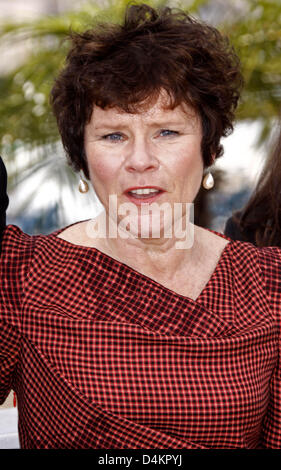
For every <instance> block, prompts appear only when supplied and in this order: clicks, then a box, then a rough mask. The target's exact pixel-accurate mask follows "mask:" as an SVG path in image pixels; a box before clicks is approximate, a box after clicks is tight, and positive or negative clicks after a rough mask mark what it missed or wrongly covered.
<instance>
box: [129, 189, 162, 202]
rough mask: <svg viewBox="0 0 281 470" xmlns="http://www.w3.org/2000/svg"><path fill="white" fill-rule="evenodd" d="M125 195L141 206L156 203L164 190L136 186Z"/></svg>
mask: <svg viewBox="0 0 281 470" xmlns="http://www.w3.org/2000/svg"><path fill="white" fill-rule="evenodd" d="M124 193H125V195H126V196H127V197H128V198H129V199H130V200H131V201H132V202H134V203H135V204H137V205H139V204H142V203H150V202H154V201H156V199H158V197H159V196H160V195H161V194H163V193H164V189H162V188H159V187H157V186H136V187H133V188H128V189H127V190H126V191H125V192H124Z"/></svg>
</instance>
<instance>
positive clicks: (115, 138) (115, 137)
mask: <svg viewBox="0 0 281 470" xmlns="http://www.w3.org/2000/svg"><path fill="white" fill-rule="evenodd" d="M102 138H103V139H104V140H110V141H111V142H119V141H120V140H121V138H122V135H121V134H118V133H117V132H116V133H113V134H107V135H104V136H103V137H102Z"/></svg>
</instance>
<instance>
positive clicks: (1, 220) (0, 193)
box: [0, 156, 9, 240]
mask: <svg viewBox="0 0 281 470" xmlns="http://www.w3.org/2000/svg"><path fill="white" fill-rule="evenodd" d="M8 204H9V198H8V195H7V172H6V167H5V165H4V162H3V160H2V158H1V156H0V240H1V234H2V232H3V230H4V228H5V226H6V210H7V207H8Z"/></svg>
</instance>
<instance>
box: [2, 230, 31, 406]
mask: <svg viewBox="0 0 281 470" xmlns="http://www.w3.org/2000/svg"><path fill="white" fill-rule="evenodd" d="M33 246H34V237H31V236H29V235H26V234H25V233H23V232H22V231H21V230H20V229H19V228H18V227H15V226H13V225H9V226H7V227H6V228H5V230H4V233H3V240H2V251H1V256H0V404H2V403H3V402H4V401H5V399H6V397H7V396H8V394H9V392H10V390H11V388H13V377H14V371H15V369H16V366H17V362H18V359H19V352H20V342H21V328H20V319H21V305H22V301H23V296H24V285H25V281H26V278H27V275H28V271H29V266H30V263H31V260H32V253H33Z"/></svg>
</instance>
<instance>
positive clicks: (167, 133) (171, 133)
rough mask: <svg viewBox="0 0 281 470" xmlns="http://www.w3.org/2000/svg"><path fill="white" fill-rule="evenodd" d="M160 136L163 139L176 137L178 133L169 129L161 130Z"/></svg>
mask: <svg viewBox="0 0 281 470" xmlns="http://www.w3.org/2000/svg"><path fill="white" fill-rule="evenodd" d="M160 134H162V135H163V134H164V137H165V136H169V135H178V132H177V131H171V130H170V129H162V130H161V131H160Z"/></svg>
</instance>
